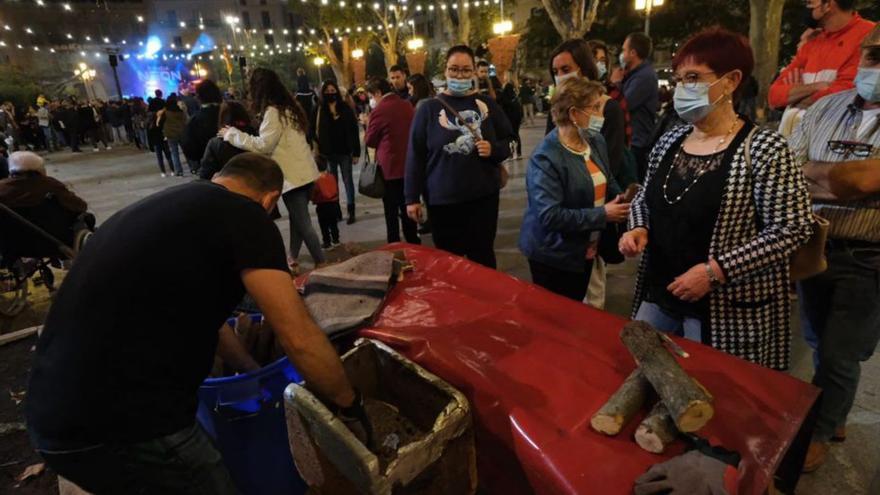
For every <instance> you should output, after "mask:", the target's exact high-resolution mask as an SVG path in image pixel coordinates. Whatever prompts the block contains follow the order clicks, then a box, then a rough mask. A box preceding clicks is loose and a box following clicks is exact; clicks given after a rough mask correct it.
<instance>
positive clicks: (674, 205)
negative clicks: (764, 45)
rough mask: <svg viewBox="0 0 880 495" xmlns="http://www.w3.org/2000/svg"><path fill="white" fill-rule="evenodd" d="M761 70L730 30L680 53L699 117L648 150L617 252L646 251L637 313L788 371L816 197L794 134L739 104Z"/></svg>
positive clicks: (682, 85)
mask: <svg viewBox="0 0 880 495" xmlns="http://www.w3.org/2000/svg"><path fill="white" fill-rule="evenodd" d="M753 66H754V59H753V57H752V50H751V48H750V47H749V44H748V41H746V39H745V38H744V37H742V36H741V35H739V34H735V33H732V32H729V31H725V30H722V29H717V28H715V29H710V30H707V31H704V32H702V33H700V34H697V35H695V36H693V37H692V38H691V39H690V40H688V41H687V43H685V45H684V46H683V47H682V48H681V49H680V50H679V51H678V53H677V54H676V56H675V59H674V60H673V70H674V71H675V73H676V79H677V82H678V85H677V87H676V89H675V98H674V103H675V109H676V111H677V112H678V114H679V115H680V116H681V118H682V119H684V120H685V121H686V122H688V123H690V125H686V126H680V127H677V128H674V129H672V130H670V131H669V132H667V133H666V134H665V135H664V136H663V137H662V138H661V139H660V141H659V142H658V143H657V144H656V146H655V147H654V149H653V151H652V152H651V154H650V158H649V170H648V176H647V179H646V182H645V188H644V189H643V190H642V191H641V192H639V194H638V195H637V196H636V198H635V200H634V201H633V204H632V211H631V213H630V219H629V227H630V231H629V232H627V233H626V234H624V235H623V237H622V238H621V240H620V251H621V252H622V253H624V254H625V255H627V256H636V255H638V254H641V253H644V255H643V256H642V259H641V264H640V267H639V276H638V282H637V285H636V294H635V304H634V317H635V319H637V320H643V321H647V322H649V323H651V324H652V325H653V326H655V327H656V328H658V329H659V330H662V331H665V332H674V333H677V334H679V335H682V334H683V335H684V336H685V337H687V338H689V339H692V340H696V341H698V342H703V343H704V344H710V345H712V346H713V347H715V348H717V349H720V350H723V351H725V352H728V353H731V354H734V355H736V356H739V357H741V358H743V359H746V360H749V361H752V362H755V363H758V364H760V365H763V366H767V367H770V368H775V369H785V368H788V365H789V344H790V341H791V334H790V330H789V310H790V301H789V297H788V288H789V260H790V258H791V255H792V253H794V251H795V250H796V249H797V248H798V247H799V246H800V245H802V244H803V243H805V242H806V241H807V239H808V238H809V236H810V232H811V225H812V217H811V213H810V197H809V194H808V192H807V187H806V182H805V180H804V177H803V174H802V173H801V171H800V169H799V167H798V166H797V164H796V163H795V161H794V159H793V158H792V156H791V153H790V152H789V149H788V145H787V143H786V141H785V139H784V138H783V137H782V136H780V135H779V134H777V133H775V132H772V131H769V130H766V129H761V130H754V132H753V129H754V125H753V124H752V123H751V122H749V121H748V120H746V119H744V118H743V117H741V116H738V115H737V114H736V112H735V111H734V103H735V102H734V100H735V98H736V96H737V95H738V94H739V90H740V83H741V82H742V81H743V80H745V79H746V78H748V77H749V75H750V74H751V72H752V68H753ZM749 142H750V145H749V146H748V148H749V152H750V155H751V159H747V158H746V145H748V144H749Z"/></svg>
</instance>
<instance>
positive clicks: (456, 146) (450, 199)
mask: <svg viewBox="0 0 880 495" xmlns="http://www.w3.org/2000/svg"><path fill="white" fill-rule="evenodd" d="M474 65H475V63H474V52H473V51H472V50H471V49H470V48H468V47H467V46H464V45H460V46H454V47H452V48H450V49H449V51H448V52H447V54H446V90H445V91H443V92H442V93H441V94H439V95H438V96H437V97H436V98H432V99H430V100H424V102H423V103H422V104H420V105H419V107H418V109H417V110H416V115H415V117H414V118H413V124H412V130H411V132H410V139H409V149H408V151H407V156H406V174H405V177H404V188H405V196H406V204H407V207H406V210H407V215H409V217H410V218H412V219H413V220H415V221H417V222H420V221H421V216H422V211H421V210H422V206H421V204H420V200H421V197H422V196H424V197H425V201H426V202H427V205H428V215H429V216H430V218H431V223H432V229H433V234H434V245H435V246H437V247H438V248H440V249H444V250H446V251H449V252H451V253H454V254H457V255H459V256H465V257H467V258H468V259H470V260H471V261H475V262H477V263H480V264H482V265H485V266H488V267H491V268H495V249H494V243H495V232H496V230H497V224H498V201H499V191H500V189H501V186H502V184H501V180H502V179H501V162H503V161H504V160H505V159H506V158H507V157H508V156H509V155H510V141H511V140H512V136H513V130H512V129H511V127H510V123H509V122H508V121H507V117H505V116H504V112H503V111H502V110H501V107H499V106H498V105H497V104H496V103H495V101H494V100H492V99H491V98H487V97H485V96H481V95H479V94H477V91H476V90H475V88H474V84H473V83H474V80H473V78H474Z"/></svg>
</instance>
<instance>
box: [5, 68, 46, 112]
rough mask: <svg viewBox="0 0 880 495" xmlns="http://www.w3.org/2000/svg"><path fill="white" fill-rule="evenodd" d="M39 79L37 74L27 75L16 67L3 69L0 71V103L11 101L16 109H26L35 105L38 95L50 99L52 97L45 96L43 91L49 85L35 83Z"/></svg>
mask: <svg viewBox="0 0 880 495" xmlns="http://www.w3.org/2000/svg"><path fill="white" fill-rule="evenodd" d="M41 79H42V78H40V77H39V74H32V73H27V72H25V71H22V70H20V69H18V68H16V67H8V66H7V67H4V68H3V70H0V102H3V101H11V102H12V103H13V104H15V106H16V107H18V108H22V107H24V108H26V107H27V106H29V105H30V106H34V105H36V101H37V96H38V95H40V94H45V96H47V97H50V98H51V97H52V96H54V95H51V94H46V93H48V91H46V90H45V89H44V88H46V87H48V86H49V85H41V84H39V83H38V82H37V81H40V80H41Z"/></svg>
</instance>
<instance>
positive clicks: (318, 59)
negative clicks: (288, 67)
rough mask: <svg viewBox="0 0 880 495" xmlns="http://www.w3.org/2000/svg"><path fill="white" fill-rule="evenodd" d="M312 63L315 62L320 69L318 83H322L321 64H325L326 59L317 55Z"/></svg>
mask: <svg viewBox="0 0 880 495" xmlns="http://www.w3.org/2000/svg"><path fill="white" fill-rule="evenodd" d="M312 63H313V64H315V67H316V68H317V69H318V85H320V84H321V66H322V65H324V59H323V58H322V57H315V58H313V59H312Z"/></svg>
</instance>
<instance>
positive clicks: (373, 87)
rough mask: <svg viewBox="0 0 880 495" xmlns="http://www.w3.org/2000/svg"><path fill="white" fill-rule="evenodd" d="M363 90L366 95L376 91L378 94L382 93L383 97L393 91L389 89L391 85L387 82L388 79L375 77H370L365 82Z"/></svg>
mask: <svg viewBox="0 0 880 495" xmlns="http://www.w3.org/2000/svg"><path fill="white" fill-rule="evenodd" d="M365 89H366V91H367V93H375V92H377V91H378V92H380V93H382V94H383V95H387V94H388V93H390V92H391V91H393V90H392V88H391V83H390V82H388V79H385V78H384V77H375V76H374V77H371V78H370V80H369V81H367V86H366V88H365Z"/></svg>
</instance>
